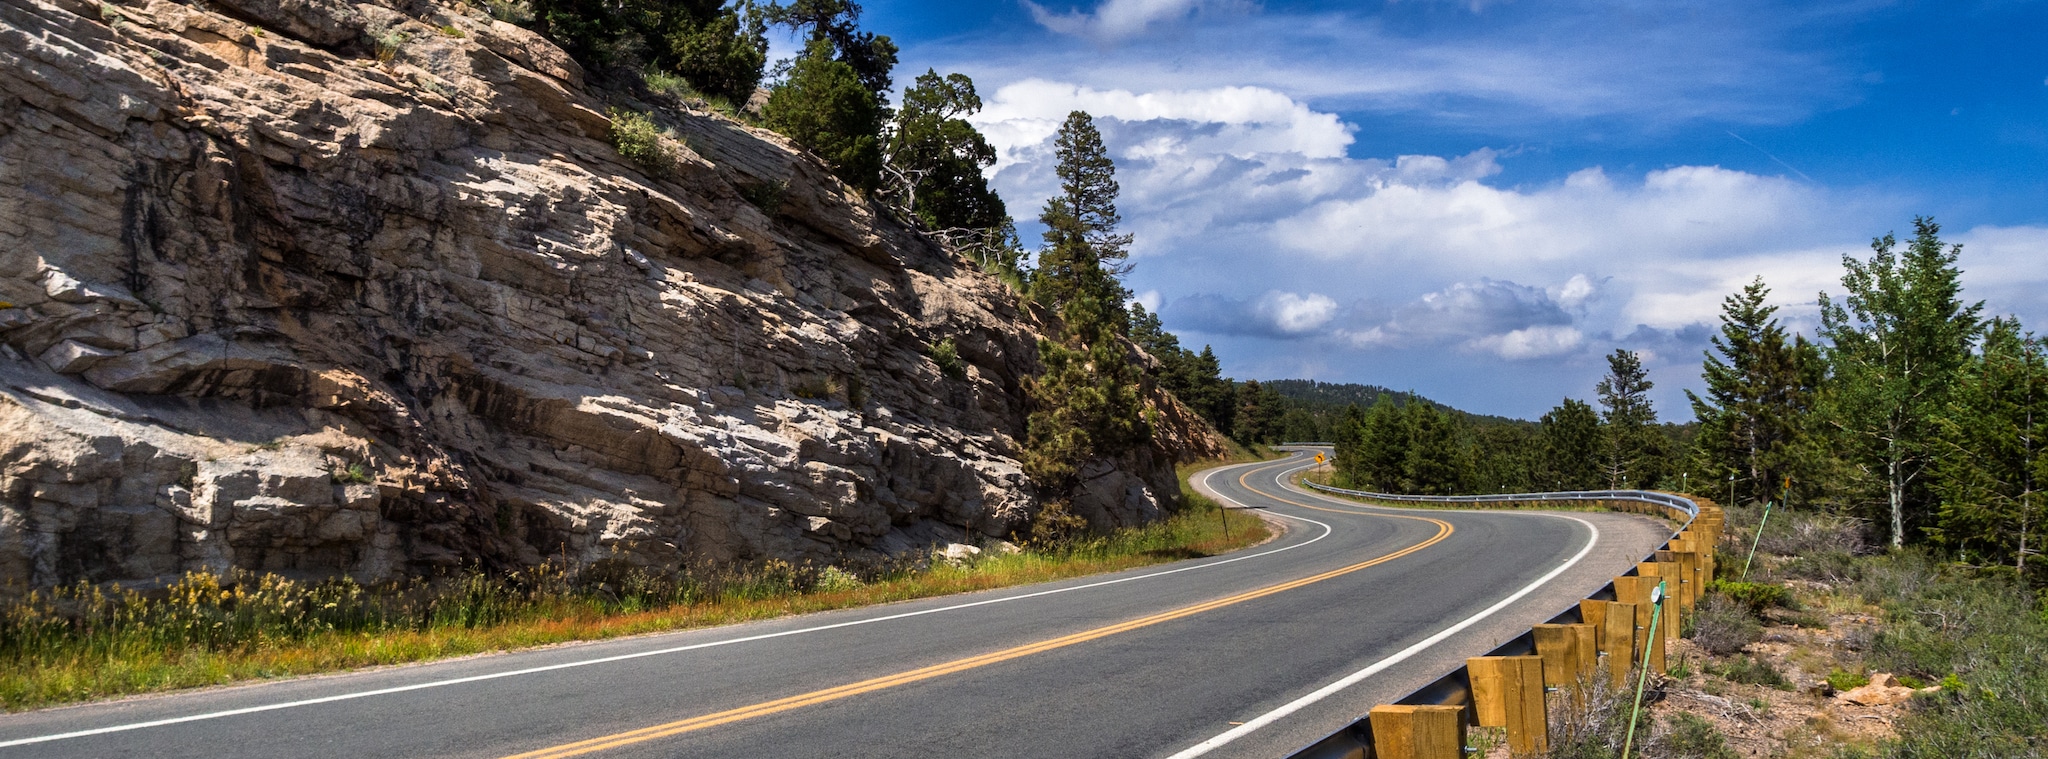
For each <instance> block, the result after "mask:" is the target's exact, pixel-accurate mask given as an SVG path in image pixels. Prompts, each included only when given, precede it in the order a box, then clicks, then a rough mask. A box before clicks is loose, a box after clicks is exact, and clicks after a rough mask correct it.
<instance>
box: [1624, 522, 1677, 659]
mask: <svg viewBox="0 0 2048 759" xmlns="http://www.w3.org/2000/svg"><path fill="white" fill-rule="evenodd" d="M1645 566H1647V567H1649V568H1650V570H1649V571H1648V572H1644V571H1643V570H1642V569H1641V567H1645ZM1637 567H1638V568H1637V570H1636V573H1637V574H1641V575H1645V576H1648V577H1654V578H1657V579H1659V580H1662V581H1664V601H1663V603H1662V606H1663V607H1664V617H1663V619H1662V620H1661V621H1659V622H1658V623H1657V637H1659V638H1663V639H1664V640H1667V641H1669V640H1678V638H1679V635H1678V633H1679V632H1680V628H1679V624H1680V620H1682V619H1684V618H1685V616H1684V615H1683V614H1681V613H1680V612H1679V606H1680V603H1679V602H1678V594H1679V593H1680V592H1682V590H1681V589H1680V588H1679V586H1678V581H1679V580H1680V579H1683V575H1684V573H1683V572H1681V571H1680V570H1679V568H1678V557H1677V556H1676V555H1675V554H1673V553H1671V552H1670V551H1658V552H1657V560H1656V561H1654V562H1645V563H1643V564H1640V565H1637ZM1653 585H1654V583H1653ZM1657 656H1658V658H1660V659H1661V658H1663V653H1662V652H1659V653H1658V655H1657ZM1658 671H1660V672H1661V671H1663V670H1658Z"/></svg>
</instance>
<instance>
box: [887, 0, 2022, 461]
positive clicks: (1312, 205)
mask: <svg viewBox="0 0 2048 759" xmlns="http://www.w3.org/2000/svg"><path fill="white" fill-rule="evenodd" d="M865 11H866V13H865V16H864V18H863V24H864V26H865V27H866V28H867V29H869V30H871V31H874V32H877V33H880V34H887V35H890V36H891V37H892V38H893V39H894V40H895V41H896V43H897V44H898V45H899V46H901V48H902V54H901V62H900V63H899V65H898V67H897V69H896V83H897V87H898V89H899V91H900V89H901V88H902V87H903V86H904V85H906V84H908V83H909V82H910V81H911V80H913V79H914V78H915V77H916V76H917V75H918V74H921V73H923V72H924V71H925V70H926V69H928V68H929V69H936V70H937V71H938V72H939V73H941V74H945V73H950V72H960V73H965V74H967V75H969V76H971V77H972V78H973V79H974V82H975V85H976V88H977V89H978V91H979V92H980V94H981V97H982V99H983V101H984V104H985V108H984V110H983V111H982V112H981V113H980V114H978V115H976V116H975V117H974V118H973V119H972V120H973V121H974V123H975V124H976V125H977V126H978V127H979V128H980V129H981V130H982V131H983V132H984V133H985V134H986V135H988V137H989V139H990V141H991V142H992V143H993V144H994V145H995V146H996V147H997V149H998V151H999V153H1000V155H1001V160H1000V161H999V162H998V163H997V165H996V166H995V167H994V168H993V169H992V170H991V172H990V176H991V179H992V183H993V184H994V186H995V187H996V188H997V190H998V191H999V192H1001V193H1002V196H1003V198H1004V200H1005V201H1006V202H1007V203H1008V204H1009V207H1010V213H1011V215H1012V216H1015V217H1017V219H1018V222H1019V230H1020V232H1021V233H1022V234H1023V236H1024V238H1025V243H1026V245H1027V247H1035V246H1036V243H1037V234H1038V232H1039V227H1038V225H1037V223H1036V216H1037V211H1038V209H1039V207H1040V206H1041V205H1042V203H1043V200H1044V198H1045V197H1046V196H1047V195H1049V194H1050V193H1051V192H1052V191H1053V189H1054V188H1055V186H1056V179H1055V178H1054V177H1053V175H1052V160H1053V157H1052V151H1051V139H1052V134H1053V132H1054V130H1055V129H1056V128H1057V126H1058V124H1059V121H1060V120H1061V119H1062V118H1063V117H1064V116H1065V115H1066V113H1067V112H1068V111H1070V110H1075V109H1078V110H1085V111H1088V112H1089V113H1091V114H1092V115H1093V116H1094V117H1095V118H1096V122H1097V125H1098V127H1099V128H1101V130H1102V132H1103V135H1104V141H1105V144H1106V146H1107V147H1108V149H1109V152H1110V154H1111V156H1112V157H1113V158H1114V159H1115V160H1116V162H1117V167H1118V175H1117V176H1118V180H1119V181H1120V183H1121V185H1122V189H1123V193H1122V197H1121V199H1120V203H1119V207H1120V209H1121V210H1122V211H1123V214H1124V219H1125V230H1126V231H1128V232H1131V233H1132V234H1134V235H1135V236H1136V243H1135V245H1134V247H1133V255H1132V263H1133V264H1135V268H1134V269H1133V271H1132V272H1131V273H1130V275H1129V276H1128V277H1127V278H1126V283H1127V284H1128V285H1129V287H1130V288H1131V290H1132V292H1133V293H1134V294H1135V295H1136V297H1137V299H1138V300H1139V301H1140V302H1142V303H1144V304H1145V305H1146V306H1147V307H1148V308H1150V309H1153V310H1155V311H1157V312H1158V313H1159V314H1160V316H1161V319H1162V320H1163V322H1164V323H1165V325H1166V327H1167V328H1168V329H1169V330H1172V331H1173V332H1175V333H1176V334H1177V335H1179V336H1180V338H1181V341H1182V343H1183V344H1186V345H1188V346H1190V347H1192V348H1195V349H1199V348H1200V347H1201V346H1202V345H1205V344H1207V345H1212V346H1214V348H1215V350H1216V354H1217V356H1218V357H1219V358H1220V359H1221V360H1222V364H1223V370H1224V373H1225V374H1226V375H1229V376H1233V377H1237V378H1239V379H1316V380H1322V381H1329V382H1358V383H1363V384H1373V385H1381V386H1386V387H1390V388H1396V389H1401V390H1414V391H1415V392H1418V393H1421V394H1423V395H1425V396H1428V397H1431V398H1434V399H1436V400H1439V401H1441V402H1444V403H1448V404H1451V405H1453V406H1456V407H1458V408H1461V409H1464V410H1467V411H1472V412H1477V413H1485V414H1497V415H1502V416H1510V417H1519V418H1525V419H1533V418H1535V417H1537V416H1540V415H1541V414H1543V413H1544V412H1545V411H1547V410H1548V409H1549V408H1551V407H1552V406H1554V405H1556V404H1557V403H1558V402H1559V400H1560V399H1561V398H1564V397H1567V396H1569V397H1573V398H1579V399H1590V398H1591V397H1592V396H1593V387H1594V384H1595V383H1596V382H1597V381H1598V379H1599V377H1600V375H1601V374H1602V373H1603V372H1604V370H1605V367H1606V362H1605V356H1606V354H1608V353H1609V352H1611V351H1613V350H1614V349H1616V348H1626V349H1630V350H1636V351H1640V352H1642V353H1643V354H1644V358H1645V364H1646V366H1647V367H1648V369H1649V371H1650V376H1651V379H1652V380H1654V381H1655V382H1656V389H1655V390H1654V391H1653V393H1652V396H1653V400H1654V401H1655V402H1656V406H1657V410H1658V412H1659V416H1660V418H1661V419H1662V420H1664V421H1684V420H1687V419H1690V418H1691V415H1692V414H1691V410H1690V408H1689V407H1688V406H1687V404H1686V402H1685V399H1684V391H1685V390H1687V389H1698V388H1699V387H1700V386H1701V382H1700V379H1699V367H1700V361H1701V358H1702V356H1701V352H1702V351H1703V350H1705V349H1706V348H1707V347H1708V343H1707V339H1708V337H1709V336H1710V335H1711V334H1712V332H1713V330H1714V329H1715V328H1716V326H1717V325H1718V316H1719V310H1720V303H1721V300H1722V299H1723V298H1724V297H1726V296H1727V295H1729V294H1730V293H1733V292H1735V291H1736V290H1738V289H1740V288H1741V287H1742V285H1744V284H1746V283H1747V282H1749V281H1750V280H1751V279H1752V278H1754V277H1757V276H1761V277H1763V278H1764V279H1765V281H1766V283H1767V284H1768V285H1769V286H1770V287H1771V289H1772V295H1771V299H1770V302H1771V303H1772V304H1773V305H1777V306H1780V307H1781V310H1780V316H1781V318H1783V319H1784V321H1785V322H1786V323H1787V325H1788V326H1789V327H1791V328H1792V329H1794V330H1797V331H1801V332H1804V333H1806V334H1809V335H1810V334H1812V333H1813V331H1814V329H1815V327H1816V326H1817V324H1816V321H1817V314H1818V310H1817V308H1816V306H1815V301H1816V296H1817V294H1818V293H1819V292H1821V291H1823V290H1825V291H1828V292H1831V293H1836V294H1839V293H1840V292H1841V287H1840V283H1839V279H1840V275H1841V264H1840V261H1841V257H1842V256H1843V255H1844V254H1848V255H1853V256H1856V257H1858V258H1863V257H1867V256H1868V255H1869V253H1870V250H1869V244H1870V240H1871V238H1873V237H1876V236H1879V235H1883V234H1885V233H1887V232H1890V233H1895V234H1897V235H1898V236H1900V237H1902V238H1904V237H1910V236H1911V234H1912V230H1913V219H1914V217H1915V216H1920V215H1925V216H1931V217H1933V218H1934V219H1935V220H1936V221H1937V222H1939V223H1940V224H1941V225H1942V226H1943V237H1944V239H1945V240H1948V241H1950V242H1956V243H1962V244H1963V245H1964V250H1963V254H1962V261H1961V264H1960V265H1961V267H1962V269H1963V271H1964V275H1963V277H1964V280H1963V281H1964V284H1965V293H1964V294H1965V297H1966V298H1968V299H1969V300H1972V301H1974V300H1979V299H1981V300H1984V301H1985V302H1986V313H1987V315H2007V314H2009V315H2015V316H2018V317H2019V318H2020V319H2021V320H2022V322H2023V323H2024V324H2025V325H2027V326H2028V327H2030V328H2033V329H2036V330H2037V331H2043V332H2048V325H2044V322H2048V287H2044V285H2048V265H2044V264H2048V260H2044V254H2048V45H2042V44H2040V37H2041V30H2043V29H2048V7H2044V4H2043V3H2039V2H2015V1H2002V2H2001V1H1991V2H1975V3H1951V4H1944V5H1939V6H1937V5H1933V4H1922V3H1911V2H1835V3H1774V2H1748V1H1744V0H1736V1H1734V2H1718V3H1708V2H1668V3H1657V4H1647V3H1626V2H1552V3H1535V2H1527V1H1526V0H1525V1H1523V2H1512V1H1509V2H1496V1H1492V0H1471V1H1467V2H1437V1H1434V0H1401V1H1400V2H1385V3H1333V2H1286V1H1282V0H1273V1H1270V2H1264V3H1257V2H1246V1H1244V0H1099V1H1097V0H1087V1H1084V2H1047V3H1033V2H1028V1H1023V2H989V3H942V2H932V1H931V0H914V1H910V2H872V3H869V4H867V5H866V6H865Z"/></svg>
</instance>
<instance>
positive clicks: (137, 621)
mask: <svg viewBox="0 0 2048 759" xmlns="http://www.w3.org/2000/svg"><path fill="white" fill-rule="evenodd" d="M1183 482H1185V481H1183ZM1182 487H1183V490H1184V491H1185V490H1186V486H1185V484H1183V486H1182ZM1187 495H1188V496H1189V498H1188V500H1187V504H1186V506H1185V507H1184V508H1183V509H1182V510H1181V511H1180V512H1179V513H1177V514H1175V515H1174V516H1172V517H1171V518H1169V519H1166V520H1164V521H1161V522H1159V523H1156V524H1152V525H1148V526H1145V527H1140V528H1133V529H1128V530H1122V531H1118V532H1116V533H1113V534H1109V535H1102V536H1095V537H1087V538H1081V539H1077V540H1074V541H1070V542H1068V543H1066V544H1063V545H1057V546H1038V547H1032V548H1028V549H1026V550H1023V551H1021V552H1016V553H1000V552H997V551H986V552H984V553H983V554H982V555H981V556H979V557H976V558H973V559H969V560H966V561H961V562H946V561H935V560H931V559H929V558H928V557H922V556H919V557H911V558H909V559H906V560H903V561H899V562H896V563H893V564H889V565H882V566H870V567H857V568H842V567H809V566H792V565H789V564H786V563H782V562H769V563H767V564H763V565H758V566H752V567H728V568H720V569H716V570H707V571H701V572H695V573H693V572H690V571H688V570H683V571H677V572H670V573H655V572H651V571H648V570H645V569H636V568H630V567H621V566H613V565H608V564H606V563H603V562H600V563H599V564H596V565H592V566H590V567H585V568H583V569H580V570H578V571H576V572H573V573H572V572H567V571H564V570H563V569H562V568H561V567H559V566H553V565H549V566H542V567H536V568H532V569H527V570H521V571H519V572H513V573H509V574H486V573H483V572H479V571H471V572H468V573H464V574H458V575H452V576H448V577H442V578H436V579H432V580H416V581H414V582H412V583H409V584H405V585H400V586H389V587H366V586H362V585H358V584H356V583H353V582H351V581H349V580H346V579H342V580H330V581H326V582H319V583H302V582H296V581H293V580H289V579H286V578H283V577H279V576H276V575H256V574H251V573H237V574H233V575H229V576H227V577H219V576H215V575H210V574H198V573H195V574H191V575H187V576H186V577H185V578H184V579H183V580H181V581H180V582H178V583H176V584H174V585H173V586H171V587H170V588H167V589H163V590H159V591H154V592H148V593H144V592H141V591H137V590H133V589H123V588H102V587H97V586H92V585H79V586H73V587H67V588H58V589H55V590H51V591H40V592H36V593H31V594H26V595H17V596H16V597H14V598H12V599H9V600H7V601H5V602H4V603H0V705H4V707H5V708H6V709H7V710H8V711H20V710H24V709H33V708H38V707H43V706H50V705H55V704H61V703H67V702H75V701H86V700H92V699H100V698H108V697H114V696H122V695H128V694H136V693H146V692H153V691H164V690H173V689H179V688H192V687H199V686H207V685H218V684H224V683H232V682H238V681H246V680H257V679H266V678H277V677H292V676H299V675H308V674H314V673H320V672H332V671H337V670H345V669H353V668H359V667H369V666H379V665H392V664H405V663H412V662H421V661H429V660H434V659H443V658H448V657H455V656H466V655H471V654H478V653H486V652H497V651H511V650H517V649H522V648H531V647H535V646H544V645H550V644H556V643H565V642H569V641H582V640H605V639H611V638H619V637H625V636H630V635H640V634H646V633H657V632H668V631H674V630H686V629H693V628H702V627H712V626H717V625H727V624H733V623H738V622H748V621H754V620H761V619H770V618H775V617H782V616H788V615H791V614H804V613H809V612H816V611H826V610H831V609H845V608H851V607H857V606H868V605H873V604H881V603H890V602H894V601H905V600H911V599H917V598H929V597H932V596H941V595H949V594H955V593H965V592H971V591H978V590H990V589H995V588H1003V587H1010V586H1015V585H1025V584H1030V583H1039V582H1047V581H1052V580H1061V579H1066V578H1071V577H1079V576H1083V575H1090V574H1097V573H1102V572H1114V571H1118V570H1124V569H1132V568H1136V567H1142V566H1148V565H1153V564H1160V563H1164V562H1169V561H1177V560H1181V559H1188V558H1199V557H1204V556H1213V555H1216V554H1220V553H1224V552H1227V551H1231V550H1235V549H1238V548H1242V547H1245V546H1249V545H1254V544H1257V543H1260V542H1263V541H1265V540H1266V539H1268V538H1269V537H1271V533H1270V532H1269V531H1268V530H1267V529H1266V527H1265V525H1264V523H1263V522H1261V521H1260V520H1258V519H1254V518H1244V519H1239V518H1232V519H1231V520H1230V532H1229V535H1228V536H1226V535H1225V534H1224V532H1223V524H1222V521H1221V519H1220V518H1219V517H1220V514H1219V513H1218V512H1219V509H1218V508H1217V507H1216V505H1215V504H1214V503H1211V502H1209V501H1208V499H1205V498H1202V497H1200V496H1199V495H1195V494H1192V493H1187Z"/></svg>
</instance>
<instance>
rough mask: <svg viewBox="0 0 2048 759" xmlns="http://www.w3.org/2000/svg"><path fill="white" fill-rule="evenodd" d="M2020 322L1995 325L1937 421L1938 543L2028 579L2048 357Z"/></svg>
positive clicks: (2043, 464)
mask: <svg viewBox="0 0 2048 759" xmlns="http://www.w3.org/2000/svg"><path fill="white" fill-rule="evenodd" d="M2044 352H2048V351H2044V346H2043V344H2042V341H2041V340H2039V339H2037V338H2035V337H2034V336H2033V335H2031V334H2023V333H2022V332H2021V331H2020V325H2019V323H2018V322H2017V321H2013V320H2009V319H1995V320H1993V321H1992V322H1991V326H1990V328H1989V329H1988V330H1987V331H1986V332H1985V336H1984V349H1983V353H1982V355H1981V356H1980V357H1978V358H1976V359H1974V360H1971V361H1969V362H1967V363H1965V364H1964V366H1963V369H1962V371H1961V372H1959V373H1958V376H1957V379H1956V382H1955V386H1954V390H1953V392H1952V394H1951V397H1950V399H1949V403H1948V408H1947V410H1946V413H1944V414H1943V416H1942V418H1940V419H1939V420H1938V422H1937V423H1938V427H1939V438H1938V445H1937V447H1936V449H1935V451H1936V455H1935V457H1934V460H1935V465H1934V477H1933V490H1934V492H1935V494H1936V495H1938V496H1940V498H1941V507H1940V510H1939V512H1938V513H1937V514H1936V515H1935V526H1934V527H1933V528H1932V529H1930V530H1929V531H1928V532H1929V533H1930V534H1931V535H1932V536H1933V537H1934V538H1935V539H1936V541H1937V542H1939V543H1941V544H1942V545H1944V546H1946V547H1949V548H1951V549H1955V550H1960V551H1964V552H1966V553H1967V554H1969V555H1970V556H1971V557H1974V558H1978V559H1980V560H1986V561H1989V562H1992V563H2004V564H2011V565H2013V567H2014V568H2015V570H2016V571H2017V572H2018V573H2020V574H2021V575H2025V573H2026V569H2027V558H2028V556H2030V555H2034V556H2038V555H2040V551H2041V545H2040V543H2041V537H2040V532H2041V520H2042V517H2043V513H2044V511H2048V508H2044V504H2042V503H2041V502H2040V501H2041V494H2040V493H2038V492H2036V489H2037V487H2038V485H2037V482H2039V481H2040V480H2041V478H2042V477H2043V476H2044V475H2048V450H2044V449H2043V444H2044V443H2048V356H2044Z"/></svg>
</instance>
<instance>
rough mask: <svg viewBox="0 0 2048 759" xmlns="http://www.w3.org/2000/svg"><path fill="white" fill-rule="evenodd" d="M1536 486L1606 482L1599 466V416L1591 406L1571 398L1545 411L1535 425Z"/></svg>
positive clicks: (1601, 444)
mask: <svg viewBox="0 0 2048 759" xmlns="http://www.w3.org/2000/svg"><path fill="white" fill-rule="evenodd" d="M1536 439H1537V448H1538V451H1539V456H1540V457H1541V463H1540V464H1539V465H1538V466H1537V467H1536V469H1537V471H1536V478H1537V480H1536V487H1538V488H1542V489H1556V490H1594V489H1598V488H1600V487H1601V486H1602V485H1604V484H1605V483H1606V481H1607V478H1606V476H1605V474H1604V472H1603V468H1602V467H1601V463H1600V462H1601V460H1602V458H1603V456H1604V451H1605V450H1606V444H1605V440H1604V436H1603V435H1602V434H1601V432H1600V415H1599V414H1597V413H1595V412H1594V411H1593V407H1592V406H1591V405H1588V404H1586V403H1585V402H1583V401H1576V400H1573V399H1570V398H1566V399H1564V402H1562V403H1560V404H1558V405H1557V407H1556V408H1553V409H1551V410H1550V413H1547V414H1544V415H1543V419H1542V421H1541V422H1540V423H1539V424H1538V425H1537V432H1536Z"/></svg>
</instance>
